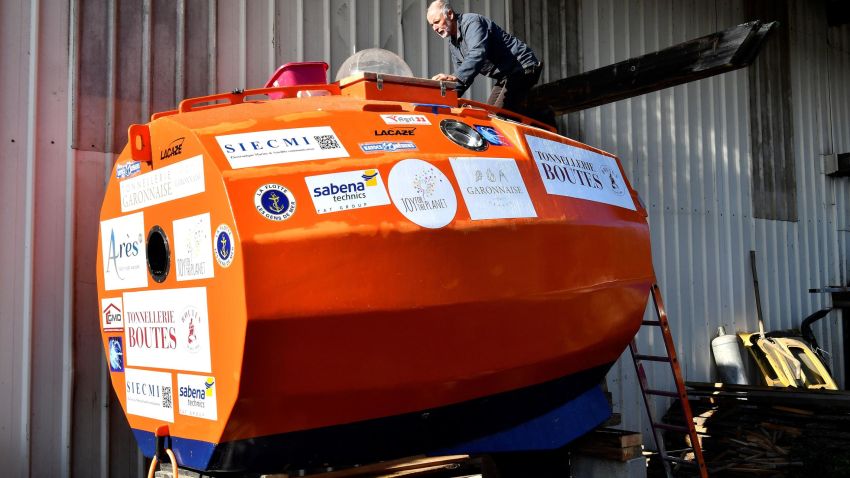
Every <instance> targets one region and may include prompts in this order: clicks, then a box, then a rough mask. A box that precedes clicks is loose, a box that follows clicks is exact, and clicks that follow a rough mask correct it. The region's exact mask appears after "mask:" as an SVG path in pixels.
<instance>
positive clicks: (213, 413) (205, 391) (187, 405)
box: [177, 373, 218, 420]
mask: <svg viewBox="0 0 850 478" xmlns="http://www.w3.org/2000/svg"><path fill="white" fill-rule="evenodd" d="M215 388H216V387H215V377H208V376H204V375H186V374H183V373H178V374H177V411H178V412H179V413H180V415H187V416H190V417H197V418H205V419H207V420H217V419H218V411H217V410H216V400H215Z"/></svg>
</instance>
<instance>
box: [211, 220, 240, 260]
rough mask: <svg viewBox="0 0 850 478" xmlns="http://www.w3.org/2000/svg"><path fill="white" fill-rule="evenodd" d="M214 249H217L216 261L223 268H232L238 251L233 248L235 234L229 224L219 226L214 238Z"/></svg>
mask: <svg viewBox="0 0 850 478" xmlns="http://www.w3.org/2000/svg"><path fill="white" fill-rule="evenodd" d="M213 249H215V261H216V262H218V265H220V266H221V267H225V268H227V267H230V264H231V263H233V255H234V254H236V249H234V247H233V233H232V232H230V227H228V226H227V224H222V225H220V226H218V228H217V229H216V230H215V235H214V236H213Z"/></svg>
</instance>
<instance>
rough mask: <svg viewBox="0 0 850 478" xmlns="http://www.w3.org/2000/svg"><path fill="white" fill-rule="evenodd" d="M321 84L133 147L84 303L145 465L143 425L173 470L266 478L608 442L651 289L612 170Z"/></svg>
mask: <svg viewBox="0 0 850 478" xmlns="http://www.w3.org/2000/svg"><path fill="white" fill-rule="evenodd" d="M326 68H327V66H326V65H324V64H315V63H313V64H290V65H287V68H284V69H283V72H284V73H286V72H287V71H288V72H289V73H292V72H293V71H294V72H295V73H296V74H294V75H291V76H293V77H294V79H293V78H289V79H286V78H284V81H282V82H281V81H279V80H280V77H277V80H275V81H271V82H270V85H274V84H283V85H284V86H271V87H269V88H264V89H258V90H251V91H244V92H241V91H236V92H233V93H228V94H220V95H214V96H209V97H203V98H196V99H189V100H185V101H183V102H181V103H180V105H179V109H178V110H175V111H168V112H163V113H158V114H155V115H154V116H153V118H152V120H151V122H150V123H148V124H145V125H132V126H131V127H130V129H129V141H128V145H127V147H126V148H125V149H124V151H123V152H122V153H121V155H120V156H119V158H118V160H117V161H116V164H115V168H114V172H113V174H112V176H111V177H110V180H109V184H108V187H107V190H106V194H105V197H104V200H103V206H102V209H101V215H100V234H99V238H98V251H99V254H98V261H97V281H98V295H99V299H100V304H101V306H102V314H101V323H102V327H101V329H102V336H103V347H104V350H105V353H106V356H107V361H108V363H109V368H110V375H111V379H112V384H113V387H114V388H115V391H116V393H117V396H118V399H119V400H120V402H121V404H122V406H123V408H124V412H125V413H126V416H127V419H128V421H129V424H130V426H131V428H132V429H133V431H134V434H135V436H136V438H137V440H138V442H139V445H140V447H141V449H142V451H143V452H144V454H145V455H146V456H152V455H153V454H154V440H155V439H154V432H155V430H157V428H158V427H161V426H162V425H168V433H169V435H170V437H169V438H170V448H171V449H172V450H173V451H174V453H175V455H176V457H177V460H178V462H179V463H180V464H181V466H186V467H189V468H192V469H195V470H204V471H218V472H227V471H256V472H271V471H275V470H283V469H286V468H287V467H289V468H293V467H295V468H306V467H310V466H314V465H321V464H337V465H341V464H353V463H364V462H367V461H370V460H377V459H384V458H392V457H399V456H405V455H410V454H418V453H448V452H451V453H454V452H465V453H478V452H498V451H509V450H534V449H552V448H556V447H560V446H562V445H564V444H566V443H567V442H569V441H570V440H572V439H574V438H577V437H578V436H581V435H582V434H584V433H585V432H587V431H589V430H590V429H592V428H594V427H595V426H597V425H598V424H599V423H601V422H602V421H604V420H605V419H606V418H607V417H608V416H609V415H610V413H611V410H610V406H609V405H608V403H607V402H606V400H605V398H604V396H603V394H602V392H601V390H600V388H599V383H600V381H601V380H602V379H603V377H604V375H605V373H606V372H607V370H608V369H609V368H610V366H611V365H612V364H613V363H614V361H616V360H617V358H618V356H619V355H620V354H621V352H622V351H623V350H624V348H625V347H626V345H627V344H628V342H629V341H630V339H631V338H632V337H633V335H634V334H635V332H636V331H637V328H638V327H639V325H640V322H641V319H642V316H643V313H644V309H645V306H646V300H647V291H648V290H649V286H650V284H651V282H652V278H653V271H652V264H651V256H650V243H649V229H648V226H647V222H646V211H645V209H644V208H643V207H642V206H641V204H640V202H639V201H638V200H637V193H636V192H635V191H634V190H633V189H632V187H631V186H630V184H629V182H628V180H627V179H626V177H625V175H624V173H623V169H622V167H621V165H620V163H619V161H618V160H617V158H616V157H614V156H613V155H611V154H609V153H605V152H603V151H600V150H597V149H594V148H591V147H588V146H586V145H583V144H580V143H578V142H576V141H573V140H570V139H567V138H564V137H562V136H559V135H558V134H556V133H555V132H553V130H552V129H551V128H548V127H545V126H543V125H541V124H539V123H535V122H533V121H532V120H530V119H528V118H522V117H517V116H516V115H513V114H511V113H509V112H506V111H502V110H498V109H495V108H492V107H489V106H486V105H482V104H479V103H475V102H472V101H465V100H459V99H458V97H457V95H456V93H455V92H454V90H453V89H452V85H451V84H446V83H441V82H436V81H431V80H423V79H416V78H407V77H400V76H393V75H387V74H380V73H359V74H357V75H353V76H350V77H347V78H345V79H343V80H340V81H339V82H337V83H332V84H326V83H324V82H325V80H324V77H325V76H324V75H325V69H326ZM299 69H300V70H301V71H302V73H304V74H299V73H298V71H299ZM317 69H321V71H320V72H319V73H318V78H319V80H316V79H315V78H316V77H317V71H318V70H317ZM279 73H280V72H279ZM278 76H280V75H278ZM284 76H286V75H284ZM305 76H307V77H308V78H311V79H310V80H309V81H308V83H318V84H301V83H304V80H303V78H304V77H305ZM323 83H324V84H323Z"/></svg>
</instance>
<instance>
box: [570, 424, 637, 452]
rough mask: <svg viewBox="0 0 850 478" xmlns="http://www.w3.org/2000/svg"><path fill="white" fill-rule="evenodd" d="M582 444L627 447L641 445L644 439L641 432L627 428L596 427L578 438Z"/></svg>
mask: <svg viewBox="0 0 850 478" xmlns="http://www.w3.org/2000/svg"><path fill="white" fill-rule="evenodd" d="M578 443H579V444H581V445H587V446H601V447H616V448H627V447H631V446H635V445H641V444H642V443H643V440H642V439H641V434H640V433H638V432H632V431H627V430H617V429H614V428H600V429H596V430H594V431H592V432H590V433H588V434H587V435H585V436H584V437H582V438H581V439H579V440H578Z"/></svg>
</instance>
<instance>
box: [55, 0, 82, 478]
mask: <svg viewBox="0 0 850 478" xmlns="http://www.w3.org/2000/svg"><path fill="white" fill-rule="evenodd" d="M78 2H79V0H74V1H71V2H69V3H70V5H69V12H68V16H69V17H70V18H71V22H70V25H78V24H79V22H80V13H79V12H80V9H79V3H78ZM70 30H71V31H70V32H69V33H68V36H69V39H68V43H69V44H68V110H67V112H66V122H67V123H66V124H67V131H66V134H67V135H68V136H67V138H66V141H67V144H68V151H67V154H66V158H65V251H64V254H63V257H64V260H65V261H64V270H63V271H62V272H63V284H62V289H63V294H62V295H63V298H62V304H63V310H62V404H61V407H62V417H61V421H62V422H61V425H60V427H61V428H60V442H59V443H60V448H61V449H60V452H59V453H60V456H61V462H60V467H59V472H60V475H61V476H71V416H72V415H73V409H72V406H71V401H72V400H73V397H74V265H75V261H74V225H75V222H74V211H75V207H76V203H75V196H76V190H75V186H76V181H75V179H76V161H75V159H76V157H75V151H74V149H72V148H71V143H72V142H73V139H74V131H75V129H76V125H75V117H76V107H77V106H76V105H77V99H78V98H77V94H78V92H77V75H78V73H79V68H80V64H79V56H80V51H79V48H80V45H79V38H78V34H79V33H78V31H77V29H76V28H71V29H70Z"/></svg>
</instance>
